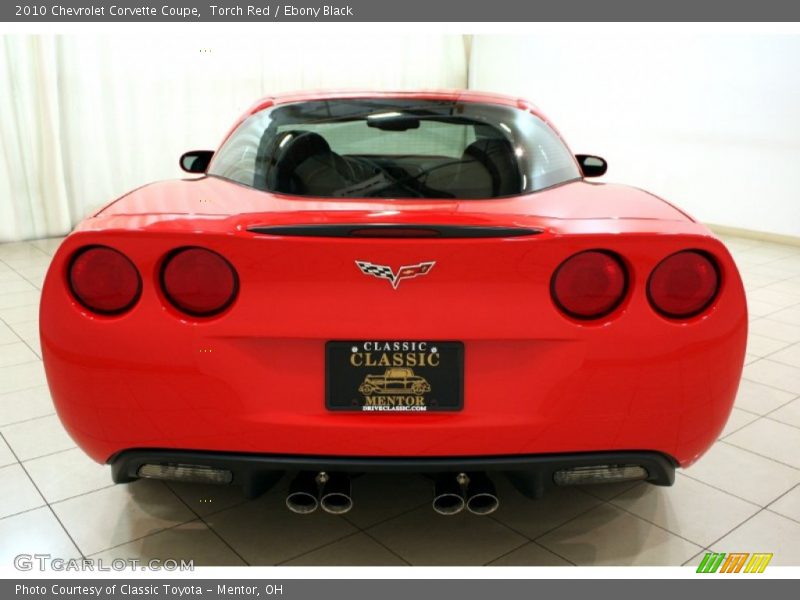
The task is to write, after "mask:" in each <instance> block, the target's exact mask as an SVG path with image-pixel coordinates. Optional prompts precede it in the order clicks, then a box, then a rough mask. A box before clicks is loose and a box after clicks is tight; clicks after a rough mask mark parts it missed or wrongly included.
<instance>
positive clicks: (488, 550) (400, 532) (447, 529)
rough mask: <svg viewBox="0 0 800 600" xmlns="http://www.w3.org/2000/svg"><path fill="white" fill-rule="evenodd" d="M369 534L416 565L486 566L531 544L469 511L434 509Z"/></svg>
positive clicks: (410, 514) (420, 510)
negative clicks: (446, 513)
mask: <svg viewBox="0 0 800 600" xmlns="http://www.w3.org/2000/svg"><path fill="white" fill-rule="evenodd" d="M368 531H369V533H370V535H372V536H373V537H375V538H376V539H377V540H379V541H380V542H381V543H382V544H383V545H385V546H387V547H388V548H391V549H392V550H393V551H394V552H396V553H397V554H399V555H400V556H402V557H403V558H404V559H405V560H407V561H408V562H410V563H411V564H412V565H484V564H486V563H488V562H491V561H493V560H495V559H497V558H500V557H501V556H502V555H504V554H506V553H508V552H510V551H511V550H514V549H515V548H518V547H520V546H521V545H522V544H524V543H525V542H526V541H527V540H526V538H524V537H522V536H521V535H519V534H518V533H515V532H514V531H512V530H511V529H509V528H508V527H506V526H505V525H502V524H501V523H499V522H497V521H496V520H495V519H492V518H491V517H489V518H487V517H478V516H475V515H473V514H471V513H468V512H467V511H466V510H465V511H462V512H461V513H459V514H457V515H453V516H449V517H448V516H442V515H439V514H436V513H435V512H434V511H433V509H432V508H431V507H430V506H423V507H420V508H417V509H416V510H413V511H411V512H407V513H404V514H402V515H400V516H399V517H395V518H394V519H391V520H389V521H384V522H383V523H380V524H378V525H376V526H375V527H373V528H371V529H369V530H368ZM422 540H424V543H423V542H421V541H422Z"/></svg>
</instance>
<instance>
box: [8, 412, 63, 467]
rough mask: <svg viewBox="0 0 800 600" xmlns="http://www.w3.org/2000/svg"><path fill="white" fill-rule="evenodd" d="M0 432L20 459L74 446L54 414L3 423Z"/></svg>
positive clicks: (23, 459)
mask: <svg viewBox="0 0 800 600" xmlns="http://www.w3.org/2000/svg"><path fill="white" fill-rule="evenodd" d="M0 433H2V434H3V437H5V438H6V442H8V445H9V446H11V448H12V449H13V450H14V452H15V454H16V455H17V456H18V457H19V459H20V460H22V461H26V460H28V459H31V458H36V457H37V456H44V455H45V454H52V453H53V452H59V451H61V450H68V449H69V448H74V447H75V442H74V441H72V438H71V437H69V435H68V434H67V432H66V431H65V430H64V427H63V425H61V421H59V419H58V417H57V416H56V415H51V416H48V417H41V418H39V419H31V420H30V421H23V422H22V423H15V424H13V425H5V426H3V427H0Z"/></svg>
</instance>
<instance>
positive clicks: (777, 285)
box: [764, 277, 800, 297]
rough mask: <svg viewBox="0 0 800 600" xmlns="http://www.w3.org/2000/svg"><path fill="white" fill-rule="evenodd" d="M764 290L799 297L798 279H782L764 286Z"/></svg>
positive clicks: (799, 284) (799, 282)
mask: <svg viewBox="0 0 800 600" xmlns="http://www.w3.org/2000/svg"><path fill="white" fill-rule="evenodd" d="M764 289H766V290H772V291H775V292H781V293H784V294H791V295H793V296H798V297H800V278H798V277H794V278H792V279H782V280H780V281H776V282H774V283H770V284H768V285H766V286H764Z"/></svg>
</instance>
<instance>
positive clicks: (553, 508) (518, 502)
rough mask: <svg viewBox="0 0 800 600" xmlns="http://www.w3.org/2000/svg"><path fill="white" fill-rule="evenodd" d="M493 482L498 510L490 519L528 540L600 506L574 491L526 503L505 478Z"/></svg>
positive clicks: (562, 490) (549, 493)
mask: <svg viewBox="0 0 800 600" xmlns="http://www.w3.org/2000/svg"><path fill="white" fill-rule="evenodd" d="M496 481H497V492H498V497H499V498H500V508H498V510H497V512H495V513H494V514H493V515H492V516H493V517H494V518H495V519H497V520H498V521H500V522H501V523H504V524H505V525H508V526H509V527H510V528H511V529H513V530H514V531H517V532H519V533H521V534H522V535H524V536H526V537H528V538H530V539H535V538H537V537H539V536H540V535H542V534H543V533H546V532H547V531H550V530H551V529H555V528H556V527H558V526H560V525H563V524H564V523H566V522H567V521H569V520H570V519H574V518H575V517H576V516H578V515H579V514H581V513H583V512H586V511H587V510H589V509H591V508H593V507H595V506H597V505H598V504H600V502H601V500H600V499H599V498H596V497H594V496H590V495H589V494H586V493H584V491H583V490H581V489H578V488H577V487H562V488H554V489H552V490H548V491H547V493H545V495H544V496H543V497H542V498H540V499H538V500H529V499H528V498H526V497H525V496H523V495H522V494H520V493H519V492H518V491H516V490H515V489H514V488H513V487H512V486H511V484H509V483H507V482H506V480H505V478H500V477H498V478H496ZM588 487H591V486H586V488H588Z"/></svg>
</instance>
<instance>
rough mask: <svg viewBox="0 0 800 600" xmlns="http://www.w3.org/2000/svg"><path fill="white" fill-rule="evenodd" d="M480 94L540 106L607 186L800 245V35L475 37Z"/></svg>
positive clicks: (474, 83) (474, 77)
mask: <svg viewBox="0 0 800 600" xmlns="http://www.w3.org/2000/svg"><path fill="white" fill-rule="evenodd" d="M582 31H585V29H584V30H582ZM470 86H471V87H473V88H476V89H485V90H490V91H497V92H505V93H509V94H515V95H521V96H523V97H526V98H528V99H530V100H532V101H533V102H534V103H535V104H537V105H538V106H539V107H540V108H541V109H542V110H543V111H544V112H545V114H547V115H548V116H549V117H550V118H551V119H552V120H553V122H554V123H555V125H556V126H557V127H558V128H559V129H560V131H561V133H562V134H563V135H564V137H565V138H566V140H567V142H568V143H569V144H570V146H571V147H572V149H573V150H574V151H575V152H581V153H595V154H599V155H601V156H604V157H605V158H606V159H607V160H608V161H609V171H608V174H607V175H606V177H605V179H606V180H609V181H616V182H623V183H629V184H632V185H635V186H638V187H643V188H645V189H648V190H650V191H652V192H655V193H657V194H659V195H662V196H664V197H665V198H667V199H669V200H671V201H673V202H675V203H677V204H678V205H679V206H681V207H682V208H684V209H686V210H687V211H688V212H689V213H690V214H692V215H693V216H695V217H697V218H698V219H700V220H703V221H705V222H709V223H715V224H720V225H727V226H730V227H741V228H746V229H752V230H759V231H767V232H772V233H779V234H785V235H793V236H800V187H798V183H799V182H798V177H797V174H798V172H799V171H800V36H790V35H770V36H765V35H749V34H725V35H723V34H691V35H689V34H683V35H666V34H657V35H641V36H631V35H619V34H615V35H613V36H612V35H607V34H597V35H584V36H582V37H581V36H576V35H564V34H561V35H531V36H526V37H515V36H509V35H502V36H475V38H474V40H473V44H472V60H471V64H470Z"/></svg>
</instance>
